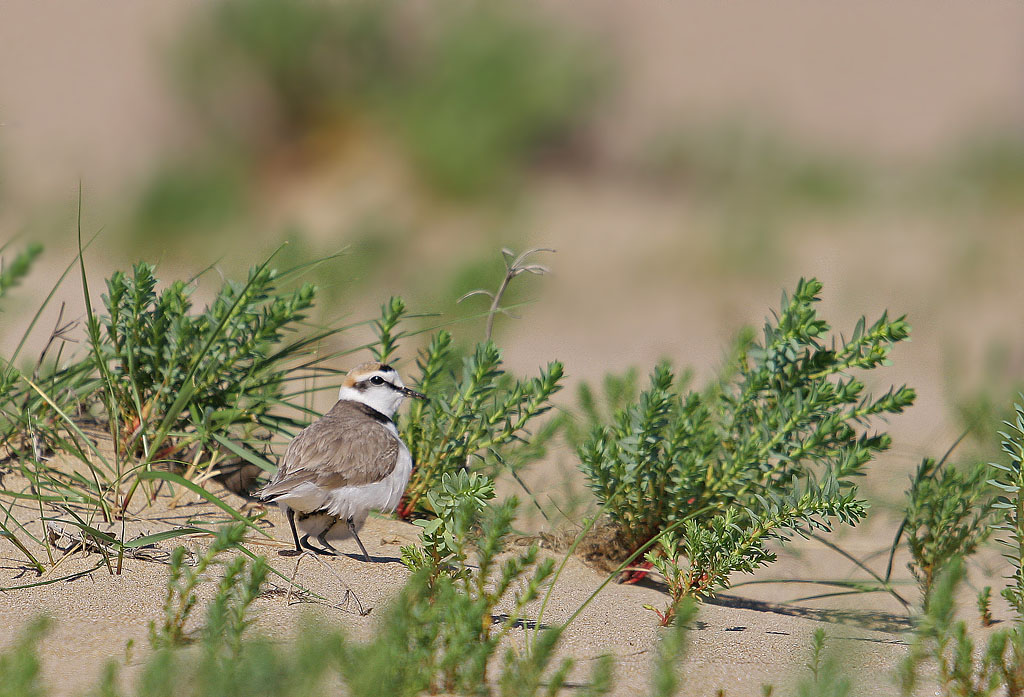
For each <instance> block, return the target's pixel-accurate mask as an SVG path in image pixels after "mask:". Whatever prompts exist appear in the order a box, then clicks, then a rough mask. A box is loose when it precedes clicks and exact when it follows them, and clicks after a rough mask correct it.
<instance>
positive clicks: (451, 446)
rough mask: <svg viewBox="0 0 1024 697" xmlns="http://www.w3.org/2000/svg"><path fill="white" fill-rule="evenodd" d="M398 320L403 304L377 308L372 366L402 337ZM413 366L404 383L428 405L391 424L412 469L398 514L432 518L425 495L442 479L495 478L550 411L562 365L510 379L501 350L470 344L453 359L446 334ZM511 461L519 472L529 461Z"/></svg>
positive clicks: (436, 338)
mask: <svg viewBox="0 0 1024 697" xmlns="http://www.w3.org/2000/svg"><path fill="white" fill-rule="evenodd" d="M404 314H405V303H404V302H402V301H401V300H399V299H397V298H393V299H392V300H391V301H390V302H389V303H387V304H385V305H384V306H383V307H382V311H381V319H380V320H379V321H378V322H377V335H378V340H377V344H376V346H375V347H374V348H373V350H374V354H375V355H376V356H377V358H378V359H379V360H382V361H386V360H388V358H389V357H390V356H392V355H393V354H394V352H395V351H396V350H397V347H398V342H399V340H400V339H401V338H402V337H404V336H407V334H406V333H405V332H404V331H401V330H399V329H398V326H399V323H400V321H401V319H402V317H403V315H404ZM416 367H417V371H416V372H414V373H413V374H412V375H409V376H407V377H408V379H410V380H411V381H412V382H413V384H415V385H416V389H417V390H419V391H421V392H423V393H424V394H426V395H427V396H428V398H429V399H428V400H427V401H422V400H417V401H416V403H414V404H412V405H411V406H410V407H409V409H408V410H407V411H406V413H405V416H399V418H398V429H399V431H401V433H402V437H403V440H404V441H405V442H406V443H407V444H408V446H409V450H410V452H411V453H412V458H413V462H414V463H415V467H414V468H413V471H412V477H411V478H410V480H409V485H408V487H407V488H406V493H405V498H404V500H403V501H402V504H401V505H400V507H399V511H398V512H399V515H400V516H401V517H403V518H405V517H410V516H415V515H436V514H437V512H436V511H434V510H432V509H431V506H430V503H429V501H428V499H427V497H426V494H427V492H429V491H430V490H431V489H434V488H435V487H437V486H438V485H439V484H440V483H441V479H442V476H443V475H444V474H445V473H449V474H454V473H456V472H458V471H459V470H462V469H465V468H469V469H471V470H476V471H481V472H482V473H484V474H487V475H488V476H490V477H491V478H494V477H495V476H497V475H498V474H499V473H501V472H502V471H503V470H505V469H507V468H508V466H509V464H508V462H507V459H508V458H509V456H510V454H511V453H513V451H514V450H515V448H516V446H517V445H520V444H523V443H524V439H525V438H526V437H527V436H528V434H529V431H528V429H529V428H530V427H532V426H533V425H534V424H535V423H536V422H537V420H538V417H540V416H541V415H543V414H544V413H546V412H547V411H548V410H549V409H550V408H551V397H552V396H553V395H554V394H555V393H556V392H558V390H560V389H561V384H560V382H561V379H562V364H561V363H559V362H557V361H553V362H551V363H549V364H548V366H547V368H546V369H544V370H541V373H540V376H539V377H535V378H531V379H529V380H519V379H517V378H513V377H512V376H510V375H508V374H507V373H505V371H504V370H503V369H502V358H501V351H500V350H499V349H498V347H497V346H495V345H494V343H493V342H490V341H488V342H485V343H480V344H477V345H476V348H475V349H474V350H473V351H472V352H471V353H468V354H466V355H460V352H459V351H458V350H457V349H456V348H455V347H454V346H453V342H452V335H451V334H450V333H449V332H448V331H445V330H440V331H438V332H437V333H435V334H434V335H433V336H432V337H431V338H430V343H429V344H428V346H427V347H426V349H424V350H423V351H421V352H420V355H419V357H418V358H417V360H416ZM460 368H461V370H460ZM456 371H458V372H456ZM516 462H517V464H518V465H519V466H524V465H526V464H528V462H529V460H528V459H524V458H516Z"/></svg>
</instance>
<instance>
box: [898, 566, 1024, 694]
mask: <svg viewBox="0 0 1024 697" xmlns="http://www.w3.org/2000/svg"><path fill="white" fill-rule="evenodd" d="M1019 568H1020V567H1019V566H1018V567H1017V569H1018V570H1019ZM965 576H966V572H965V570H964V563H963V560H962V559H954V560H953V561H952V562H950V563H949V564H948V565H947V566H946V568H945V569H943V570H942V571H941V573H939V574H938V575H937V578H936V582H935V585H934V587H933V590H932V594H931V596H930V598H929V602H928V603H927V606H926V610H925V614H924V616H923V617H921V618H920V620H919V622H918V626H917V629H916V630H915V632H914V641H913V644H912V645H911V647H910V651H909V653H908V655H907V658H906V659H905V660H904V661H903V663H902V664H901V666H900V670H899V683H900V687H901V688H902V692H903V694H904V695H911V694H914V690H915V687H917V685H918V681H919V674H920V673H921V672H922V665H923V666H925V671H926V674H927V673H931V672H933V671H934V672H935V673H936V674H937V679H938V684H939V691H938V692H936V694H939V695H942V697H988V696H989V695H994V694H997V693H998V694H1004V695H1009V696H1010V697H1019V696H1020V695H1022V694H1024V627H1022V626H1021V624H1020V622H1014V623H1013V625H1012V626H1011V627H1009V628H1007V629H1001V630H997V631H995V632H993V633H992V634H990V635H989V637H988V642H987V644H986V645H984V646H983V647H977V646H976V644H975V641H974V639H972V638H971V635H970V633H969V632H968V629H967V623H966V622H964V621H963V620H961V619H957V616H956V600H955V596H956V591H957V589H958V588H959V587H960V585H961V584H962V583H963V581H964V578H965Z"/></svg>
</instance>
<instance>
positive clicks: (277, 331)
mask: <svg viewBox="0 0 1024 697" xmlns="http://www.w3.org/2000/svg"><path fill="white" fill-rule="evenodd" d="M154 271H155V268H154V267H153V266H152V265H150V264H145V263H140V264H136V266H135V268H134V272H133V275H132V276H128V275H126V274H124V273H122V272H116V273H114V274H113V275H112V276H111V277H110V279H109V280H108V281H107V293H106V295H104V297H103V302H104V305H105V308H106V314H105V315H103V316H102V317H101V318H100V322H101V323H102V324H103V326H104V329H105V334H104V335H103V337H102V340H101V355H102V357H103V360H104V361H105V362H106V364H107V365H106V366H101V367H100V371H101V372H103V371H109V374H110V375H111V376H112V380H111V381H110V382H109V384H108V389H109V391H110V394H111V398H112V401H113V403H114V406H115V408H116V410H117V417H118V418H119V419H120V421H121V423H122V424H123V428H124V432H123V440H124V444H125V446H126V449H127V450H128V451H129V452H136V451H138V452H141V451H143V450H145V451H146V452H147V453H151V452H152V451H153V449H155V448H159V447H160V446H161V445H162V444H163V441H164V440H165V439H167V438H168V437H169V436H172V434H173V442H172V443H171V444H170V445H169V446H168V447H166V448H164V449H162V450H160V451H159V455H156V456H157V457H169V456H171V455H172V454H173V453H176V452H180V451H181V450H182V449H183V448H184V447H186V446H187V445H189V444H191V443H195V442H197V441H198V442H200V443H202V444H203V445H204V446H205V447H207V448H211V447H215V446H216V441H215V439H216V437H218V436H220V437H225V436H226V435H228V433H229V432H230V429H231V428H232V427H234V426H247V427H249V429H250V430H251V429H252V428H253V427H256V426H260V425H263V426H271V427H272V428H275V430H276V428H277V426H278V424H277V422H276V419H275V418H274V417H273V416H272V415H271V410H272V409H273V408H275V407H277V406H278V405H279V403H280V402H281V400H282V393H283V387H284V381H285V379H286V377H287V375H288V370H287V367H288V366H287V361H288V360H289V359H292V358H295V357H296V354H297V353H298V352H299V351H300V350H301V349H302V348H303V347H305V346H306V345H308V339H300V340H293V341H291V342H289V343H287V344H285V345H283V346H282V341H283V339H284V338H285V336H286V333H287V332H290V331H292V329H293V328H294V326H295V325H297V324H299V323H300V322H301V321H302V320H303V319H305V317H306V314H307V313H308V311H309V309H310V308H311V307H312V305H313V300H314V297H315V294H316V289H315V287H314V286H312V285H311V284H305V285H303V286H302V287H301V288H299V289H298V290H296V291H291V292H281V291H279V290H278V288H277V283H278V278H279V274H278V273H277V272H276V271H274V270H272V269H270V268H268V267H267V266H266V265H265V264H264V265H262V266H260V267H256V268H253V269H252V270H251V271H250V273H249V278H248V281H247V282H246V283H236V282H233V281H227V282H226V283H225V284H224V286H223V287H222V288H221V290H220V292H219V293H218V294H217V297H216V298H215V299H214V300H213V302H211V303H210V304H209V305H208V306H207V307H206V308H204V309H203V311H202V312H199V313H193V312H192V302H191V300H190V298H189V295H190V293H191V288H190V287H189V285H188V284H186V283H185V282H184V281H175V282H173V283H171V284H170V285H169V286H167V287H166V288H164V290H162V291H161V292H159V293H158V292H157V290H156V285H157V278H156V276H155V275H154ZM151 457H152V455H151Z"/></svg>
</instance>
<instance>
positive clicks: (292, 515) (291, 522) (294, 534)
mask: <svg viewBox="0 0 1024 697" xmlns="http://www.w3.org/2000/svg"><path fill="white" fill-rule="evenodd" d="M288 524H289V525H291V526H292V537H294V538H295V553H296V554H302V546H301V545H300V544H299V533H297V532H296V531H295V511H293V510H292V509H291V508H289V509H288Z"/></svg>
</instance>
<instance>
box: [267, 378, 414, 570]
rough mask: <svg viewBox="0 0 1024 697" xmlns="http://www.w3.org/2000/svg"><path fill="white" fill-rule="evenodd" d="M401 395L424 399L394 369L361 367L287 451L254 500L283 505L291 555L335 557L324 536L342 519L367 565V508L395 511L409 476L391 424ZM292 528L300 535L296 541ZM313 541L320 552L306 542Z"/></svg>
mask: <svg viewBox="0 0 1024 697" xmlns="http://www.w3.org/2000/svg"><path fill="white" fill-rule="evenodd" d="M406 397H415V398H417V399H426V396H425V395H422V394H420V393H419V392H416V391H415V390H410V389H409V388H408V387H406V386H405V385H404V384H402V379H401V378H400V377H399V376H398V373H397V372H395V369H394V368H392V367H391V366H389V365H384V364H381V363H377V362H370V363H363V364H362V365H358V366H356V367H355V368H353V369H352V370H351V371H349V373H348V375H347V376H346V377H345V381H344V382H343V383H342V385H341V390H340V391H339V392H338V402H337V403H336V404H335V405H334V406H333V407H332V408H331V410H330V411H329V412H327V413H326V414H324V415H323V417H322V418H321V419H319V420H317V421H315V422H313V423H312V424H310V425H309V426H307V427H306V428H304V429H303V430H302V431H300V432H299V434H298V435H297V436H295V438H294V439H293V440H292V442H291V443H290V444H289V445H288V449H287V450H286V451H285V454H284V457H283V458H282V459H281V462H280V465H279V467H278V470H277V474H275V475H274V478H273V479H272V480H271V481H270V483H268V484H267V485H266V486H265V487H263V488H262V489H260V490H259V491H257V492H256V495H257V496H259V497H260V498H261V499H263V500H264V501H266V502H268V503H276V504H278V505H280V506H281V509H282V510H283V511H284V513H285V515H286V516H287V517H288V523H289V525H291V528H292V537H293V538H294V539H295V551H296V552H299V553H301V552H302V548H303V547H305V548H306V549H309V550H311V551H313V552H316V553H318V554H335V555H337V554H338V551H337V550H336V549H335V548H334V547H332V546H331V544H330V543H329V542H328V541H327V533H328V532H329V531H330V530H331V529H332V528H333V527H334V526H335V525H336V524H337V523H340V522H341V521H345V523H346V525H347V533H350V534H351V535H352V537H354V538H355V540H356V543H357V544H358V545H359V550H360V551H361V552H362V553H363V558H364V559H366V561H370V555H369V554H367V552H366V547H364V546H363V543H362V541H361V540H360V539H359V533H358V531H359V528H360V527H361V526H362V524H363V522H364V521H365V520H366V516H367V514H368V513H369V512H370V510H372V509H376V510H379V511H384V512H390V511H393V510H395V508H396V507H397V506H398V502H399V501H400V500H401V498H402V494H403V493H404V492H405V486H406V484H408V483H409V475H410V473H411V472H412V456H411V455H410V454H409V448H407V447H406V446H405V443H403V442H402V439H401V438H400V437H399V436H398V429H397V428H395V424H394V422H393V421H392V420H391V417H392V416H394V414H395V411H397V410H398V407H399V406H400V405H401V404H402V400H404V399H405V398H406ZM296 523H298V526H299V528H300V529H301V530H302V532H303V535H302V539H301V541H300V539H299V534H298V532H297V531H296V528H295V526H296ZM344 532H346V531H343V534H344ZM310 537H315V538H316V540H317V542H319V543H320V545H321V546H322V548H317V547H315V546H314V545H313V544H311V543H310V541H309V538H310Z"/></svg>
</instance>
